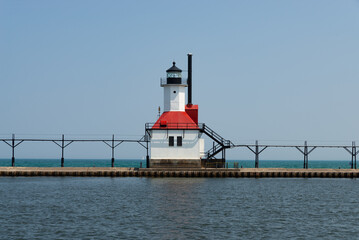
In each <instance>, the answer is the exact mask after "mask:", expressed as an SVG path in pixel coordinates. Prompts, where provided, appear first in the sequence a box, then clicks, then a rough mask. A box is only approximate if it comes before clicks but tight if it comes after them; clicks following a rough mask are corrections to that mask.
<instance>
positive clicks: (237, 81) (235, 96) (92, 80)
mask: <svg viewBox="0 0 359 240" xmlns="http://www.w3.org/2000/svg"><path fill="white" fill-rule="evenodd" d="M358 46H359V1H356V0H315V1H313V0H297V1H290V0H277V1H275V0H273V1H267V0H262V1H260V0H251V1H249V0H247V1H244V0H242V1H239V0H235V1H229V0H228V1H227V0H226V1H210V0H206V1H204V0H203V1H200V0H198V1H190V0H184V1H168V0H163V1H156V0H154V1H136V0H128V1H125V0H123V1H90V0H76V1H62V0H61V1H59V0H58V1H56V0H54V1H47V0H44V1H40V0H33V1H19V0H0V116H1V118H0V134H1V136H2V137H4V136H10V134H11V133H15V134H17V135H19V136H35V137H36V136H39V137H40V136H54V135H55V136H59V134H62V133H64V134H67V136H71V135H70V134H72V136H81V134H85V135H83V136H87V135H88V134H94V135H95V136H99V135H101V136H102V135H106V134H107V135H106V136H109V135H111V134H116V135H117V136H119V137H133V138H139V137H140V135H143V133H144V124H145V123H146V122H154V121H155V120H156V117H157V109H158V106H161V107H162V106H163V92H162V88H161V87H160V86H159V78H160V77H164V76H165V70H166V69H167V68H169V67H170V66H171V63H172V61H173V60H175V61H176V62H177V65H178V67H180V68H182V69H183V70H186V68H187V56H186V54H187V53H189V52H191V53H193V102H194V103H196V104H199V111H200V115H199V120H200V122H205V123H206V124H208V125H209V126H210V127H211V128H213V129H214V130H216V131H218V133H220V134H221V135H223V136H224V137H225V138H227V139H231V140H233V142H235V143H253V142H254V141H255V140H256V139H258V140H259V141H260V142H262V143H273V144H275V143H284V144H291V143H301V142H302V141H304V140H308V141H309V144H310V143H321V144H332V143H333V144H336V143H339V144H343V143H346V144H351V141H353V140H356V141H357V142H358V143H359V124H358V120H359V111H358V100H359V48H358ZM185 75H186V74H185ZM47 134H49V135H47ZM208 144H209V143H208ZM208 144H207V146H208ZM66 151H67V157H74V158H78V157H80V158H81V157H93V158H97V157H99V158H106V157H109V156H110V151H109V149H108V147H106V146H105V145H104V144H103V145H101V144H100V143H97V144H92V145H91V144H90V145H86V144H85V145H84V144H74V145H72V146H69V148H68V149H67V150H66ZM10 153H11V152H10V148H9V147H8V146H6V145H5V143H2V144H0V158H7V157H9V156H10ZM59 153H60V150H59V148H58V147H56V145H55V144H50V143H47V144H30V143H24V144H23V145H20V146H19V147H18V149H17V156H18V157H54V158H56V157H59ZM143 156H145V151H144V149H142V148H141V147H140V146H137V145H136V146H132V145H129V144H126V145H123V146H120V147H119V148H118V150H117V153H116V157H117V158H142V157H143ZM312 156H313V157H312V158H314V159H349V157H350V156H349V154H348V153H346V152H345V151H344V150H316V151H314V152H313V155H312ZM228 157H229V158H231V159H252V158H253V155H252V154H251V153H250V152H249V151H248V150H245V149H236V150H230V151H229V152H228ZM261 158H265V159H288V158H289V159H302V156H301V155H300V154H299V152H297V151H294V150H290V151H287V150H278V149H277V150H266V151H265V152H264V153H263V154H262V155H261Z"/></svg>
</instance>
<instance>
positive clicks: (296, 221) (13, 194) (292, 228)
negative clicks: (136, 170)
mask: <svg viewBox="0 0 359 240" xmlns="http://www.w3.org/2000/svg"><path fill="white" fill-rule="evenodd" d="M358 196H359V188H358V181H357V180H356V179H320V178H319V179H315V178H309V179H303V178H298V179H296V178H292V179H288V178H273V179H271V178H265V179H262V178H259V179H246V178H239V179H237V178H102V177H96V178H87V177H82V178H76V177H31V178H29V177H27V178H26V177H1V178H0V209H1V214H0V239H358V238H359V227H358V221H359V208H358V204H359V198H358Z"/></svg>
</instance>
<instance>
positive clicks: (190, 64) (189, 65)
mask: <svg viewBox="0 0 359 240" xmlns="http://www.w3.org/2000/svg"><path fill="white" fill-rule="evenodd" d="M187 56H188V79H187V84H188V105H192V53H188V54H187Z"/></svg>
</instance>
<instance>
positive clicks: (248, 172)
mask: <svg viewBox="0 0 359 240" xmlns="http://www.w3.org/2000/svg"><path fill="white" fill-rule="evenodd" d="M1 176H2V177H6V176H13V177H20V176H21V177H38V176H48V177H66V176H71V177H208V178H211V177H213V178H216V177H217V178H223V177H232V178H278V177H279V178H357V177H359V170H357V169H286V168H255V169H253V168H228V169H216V168H201V169H195V168H178V169H169V168H168V169H151V168H103V167H102V168H101V167H64V168H38V167H0V177H1Z"/></svg>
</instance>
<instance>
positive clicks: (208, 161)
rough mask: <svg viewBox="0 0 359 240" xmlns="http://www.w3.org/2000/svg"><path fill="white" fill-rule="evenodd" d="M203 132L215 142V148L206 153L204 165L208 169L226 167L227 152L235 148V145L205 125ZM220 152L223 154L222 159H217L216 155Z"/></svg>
mask: <svg viewBox="0 0 359 240" xmlns="http://www.w3.org/2000/svg"><path fill="white" fill-rule="evenodd" d="M201 132H203V133H205V134H206V135H207V136H208V137H210V138H211V139H212V140H213V141H214V144H213V147H212V148H211V149H209V150H208V151H207V152H206V153H205V159H204V163H205V164H204V165H205V166H206V167H224V163H225V150H226V149H227V148H231V147H234V144H233V143H232V142H231V141H230V140H226V139H224V138H223V137H221V136H220V135H219V134H218V133H216V132H215V131H213V130H212V129H211V128H209V127H207V126H206V125H205V124H203V125H202V127H201ZM220 152H222V157H221V158H216V155H217V154H218V153H220Z"/></svg>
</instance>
